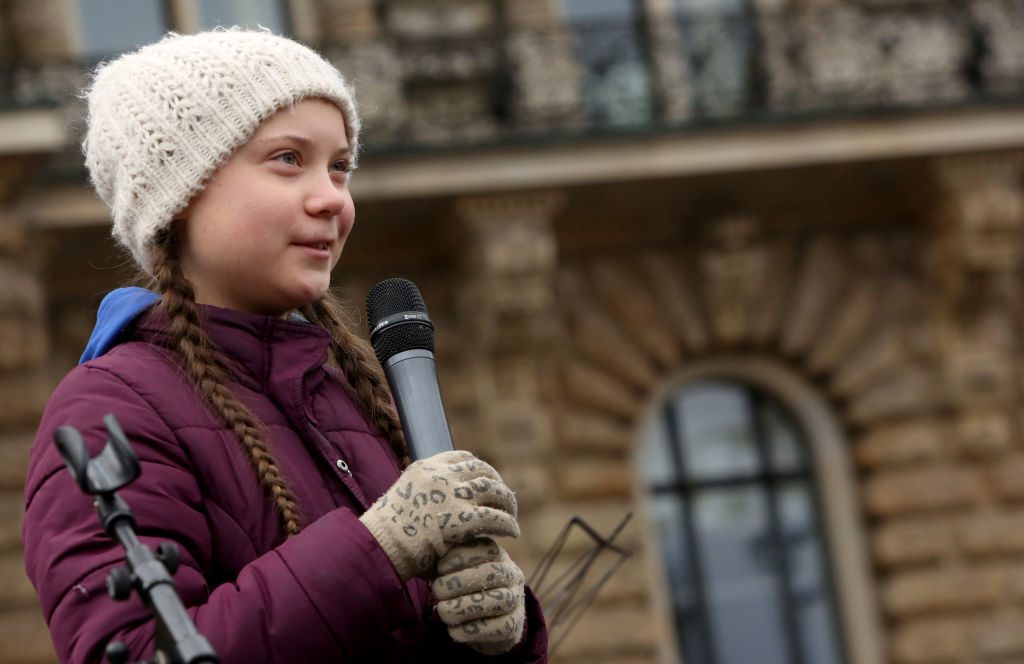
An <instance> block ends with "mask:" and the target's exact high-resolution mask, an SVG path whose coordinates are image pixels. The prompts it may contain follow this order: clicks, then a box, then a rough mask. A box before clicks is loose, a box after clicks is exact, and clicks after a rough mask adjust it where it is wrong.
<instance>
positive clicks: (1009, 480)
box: [992, 454, 1024, 500]
mask: <svg viewBox="0 0 1024 664" xmlns="http://www.w3.org/2000/svg"><path fill="white" fill-rule="evenodd" d="M992 477H993V479H994V480H995V487H996V491H997V492H998V493H999V496H1000V497H1002V498H1004V499H1007V500H1020V499H1024V455H1022V454H1015V455H1013V456H1011V457H1007V458H1005V459H1002V460H1000V461H998V462H996V463H994V464H993V468H992Z"/></svg>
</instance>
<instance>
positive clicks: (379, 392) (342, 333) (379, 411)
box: [301, 293, 409, 467]
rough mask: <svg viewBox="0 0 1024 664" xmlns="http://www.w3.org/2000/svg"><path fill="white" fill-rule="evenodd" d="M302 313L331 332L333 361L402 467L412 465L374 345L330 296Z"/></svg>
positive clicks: (303, 309) (309, 306)
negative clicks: (351, 326)
mask: <svg viewBox="0 0 1024 664" xmlns="http://www.w3.org/2000/svg"><path fill="white" fill-rule="evenodd" d="M301 312H302V314H303V315H304V316H305V317H306V318H308V319H309V320H310V321H312V322H313V323H315V324H317V325H319V326H320V327H322V328H324V329H325V330H327V331H328V332H330V334H331V346H330V352H331V356H332V359H333V360H334V362H335V363H337V365H338V368H340V369H341V371H342V372H343V373H344V374H345V377H346V378H348V381H349V383H350V384H351V385H352V388H353V389H354V390H355V391H356V395H357V396H358V398H359V403H360V405H361V406H362V407H363V409H364V410H365V411H366V412H367V413H368V414H369V415H370V419H372V420H373V423H374V424H376V425H377V427H378V428H379V429H380V430H381V432H383V434H384V435H385V436H386V437H387V439H388V442H389V443H390V444H391V449H392V450H394V452H395V455H396V456H397V457H398V459H399V461H400V462H401V465H402V466H403V467H405V466H408V465H409V451H408V449H407V448H406V446H405V435H404V434H403V433H402V426H401V424H400V423H399V421H398V415H397V414H396V413H395V407H394V402H393V401H392V399H391V390H390V389H388V384H387V381H386V380H385V378H384V373H383V371H382V370H381V368H380V363H378V362H377V358H376V356H375V355H374V354H373V349H372V348H371V347H370V344H369V343H367V342H366V341H365V340H363V339H362V338H361V337H359V336H358V335H357V334H355V333H354V332H352V331H351V330H350V329H349V326H348V325H346V323H345V319H344V317H343V314H342V308H341V305H340V303H339V302H338V301H337V300H336V299H335V298H334V296H333V295H331V294H330V293H328V294H327V295H325V296H324V297H322V298H320V299H319V300H316V301H315V302H312V303H310V304H308V305H306V306H305V307H302V309H301Z"/></svg>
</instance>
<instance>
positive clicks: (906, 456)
mask: <svg viewBox="0 0 1024 664" xmlns="http://www.w3.org/2000/svg"><path fill="white" fill-rule="evenodd" d="M947 439H948V432H947V429H945V428H944V427H943V426H942V424H941V423H939V422H938V421H936V420H911V421H908V422H899V423H896V424H890V425H885V426H880V427H876V428H874V429H871V430H870V431H869V433H868V434H867V435H866V436H864V437H863V438H862V439H860V440H859V441H857V443H856V444H855V446H854V458H855V459H856V461H857V465H858V466H860V467H861V468H865V469H868V468H879V467H882V466H900V465H908V464H921V463H922V462H928V461H937V460H939V459H942V458H944V457H945V456H946V454H947V452H946V450H947V445H948V444H947Z"/></svg>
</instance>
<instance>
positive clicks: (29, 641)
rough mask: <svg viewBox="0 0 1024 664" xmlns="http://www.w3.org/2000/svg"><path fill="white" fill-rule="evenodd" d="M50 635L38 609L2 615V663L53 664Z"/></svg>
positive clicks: (53, 655)
mask: <svg viewBox="0 0 1024 664" xmlns="http://www.w3.org/2000/svg"><path fill="white" fill-rule="evenodd" d="M56 661H57V656H56V655H55V654H54V651H53V642H52V641H51V640H50V632H49V630H48V629H46V623H45V622H43V615H42V612H41V611H40V610H39V608H38V607H32V608H27V609H19V610H16V611H5V612H3V613H2V614H0V662H2V663H3V664H53V663H54V662H56Z"/></svg>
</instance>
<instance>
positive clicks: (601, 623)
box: [558, 604, 657, 664]
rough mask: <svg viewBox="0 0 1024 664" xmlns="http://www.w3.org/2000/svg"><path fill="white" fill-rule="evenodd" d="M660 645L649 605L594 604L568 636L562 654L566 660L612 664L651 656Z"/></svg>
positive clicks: (559, 652) (562, 647) (560, 652)
mask: <svg viewBox="0 0 1024 664" xmlns="http://www.w3.org/2000/svg"><path fill="white" fill-rule="evenodd" d="M656 648H657V634H656V630H655V627H654V621H653V620H651V618H650V616H649V615H648V611H647V610H646V608H642V607H639V606H632V605H629V604H625V605H621V606H618V607H614V608H613V607H600V606H594V607H591V609H590V610H589V611H588V612H587V613H585V614H584V615H583V618H582V619H580V621H579V622H578V623H577V624H576V626H575V627H574V628H573V630H572V631H571V632H570V633H569V635H568V636H567V637H566V639H565V641H564V642H563V643H562V645H561V646H560V648H559V650H558V654H559V656H560V657H561V658H566V659H565V661H587V662H608V663H609V664H610V663H611V662H622V661H623V660H626V659H628V658H630V657H635V658H640V659H642V658H643V656H644V655H647V656H648V657H650V656H651V655H652V654H653V653H654V651H655V649H656ZM570 658H571V659H570ZM648 661H650V659H648Z"/></svg>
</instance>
